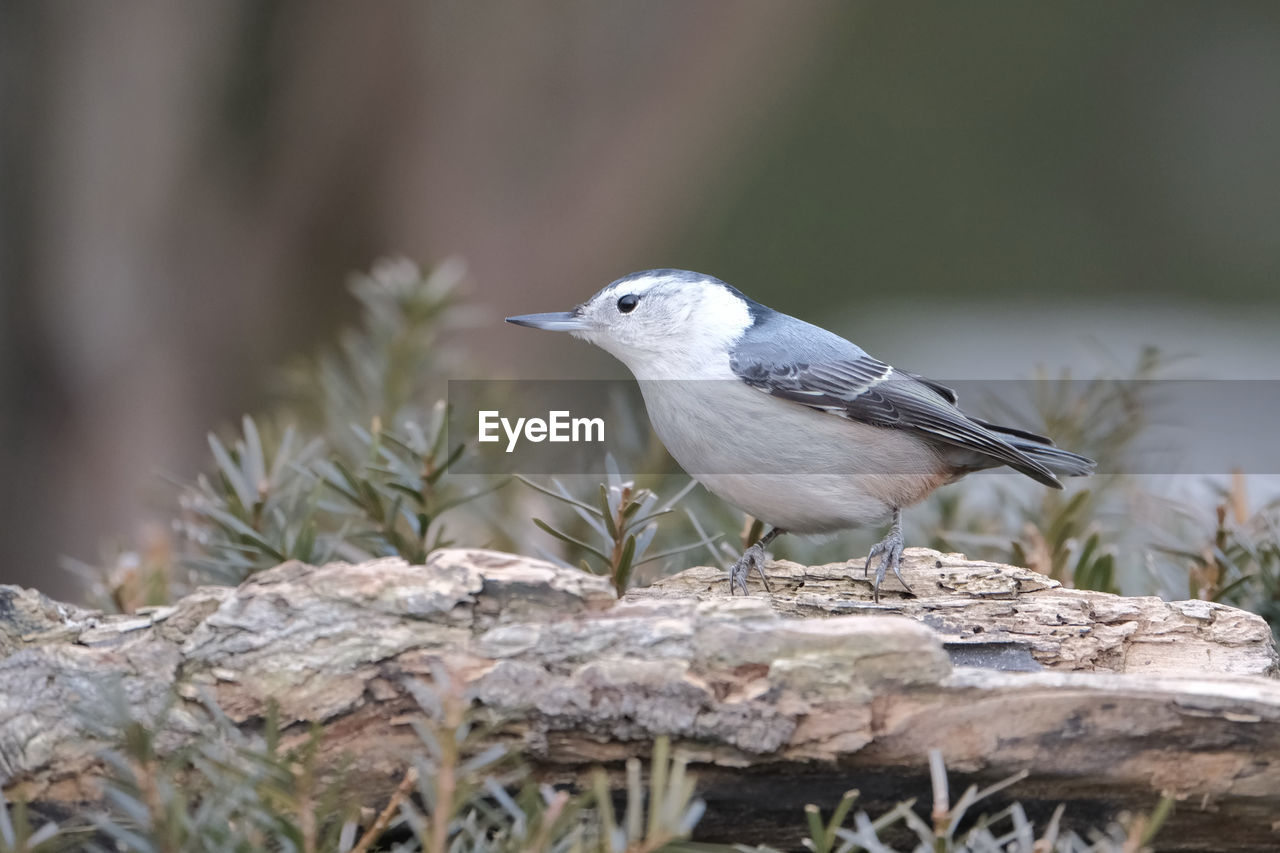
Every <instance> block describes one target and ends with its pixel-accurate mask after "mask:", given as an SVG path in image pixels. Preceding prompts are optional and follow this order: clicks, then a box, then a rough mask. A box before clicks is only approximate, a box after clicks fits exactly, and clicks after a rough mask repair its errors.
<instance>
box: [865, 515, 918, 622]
mask: <svg viewBox="0 0 1280 853" xmlns="http://www.w3.org/2000/svg"><path fill="white" fill-rule="evenodd" d="M904 547H905V545H904V542H903V539H902V530H901V529H900V528H899V527H897V526H896V525H895V526H894V528H893V529H892V530H890V531H889V535H888V536H886V537H885V538H884V539H882V540H880V541H879V542H877V543H876V544H875V546H874V547H873V548H872V549H871V553H870V554H868V555H867V564H866V565H865V566H863V568H862V575H863V577H866V575H867V573H868V572H870V571H871V561H872V560H874V559H875V558H876V557H877V556H878V557H880V564H879V565H878V566H876V579H875V583H873V584H872V586H871V599H872V601H874V602H875V603H876V604H879V603H880V584H881V583H882V582H883V581H884V576H885V573H886V572H888V571H889V569H893V574H894V577H896V578H897V579H898V583H900V584H902V588H903V589H905V590H906V591H907V593H908V594H912V593H911V587H909V586H907V582H906V581H905V580H903V579H902V571H901V566H902V549H903V548H904Z"/></svg>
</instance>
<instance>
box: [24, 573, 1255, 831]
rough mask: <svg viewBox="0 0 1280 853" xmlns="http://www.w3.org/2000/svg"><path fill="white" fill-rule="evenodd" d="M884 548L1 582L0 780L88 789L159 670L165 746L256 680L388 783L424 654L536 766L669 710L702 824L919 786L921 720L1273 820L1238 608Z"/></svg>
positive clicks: (33, 793) (50, 791) (1023, 765)
mask: <svg viewBox="0 0 1280 853" xmlns="http://www.w3.org/2000/svg"><path fill="white" fill-rule="evenodd" d="M906 563H907V565H906V568H905V571H904V574H905V576H906V578H907V581H908V583H909V584H910V585H911V586H912V588H913V589H914V590H915V591H916V593H917V594H918V597H914V598H912V597H907V596H905V595H891V594H886V595H885V596H884V597H882V601H881V604H880V605H879V606H875V605H872V604H871V603H870V601H869V600H868V599H869V587H868V585H867V584H866V582H865V581H864V580H862V578H861V571H860V570H859V571H854V572H851V571H850V569H849V568H848V567H846V566H845V565H844V564H835V565H831V566H818V567H802V566H798V565H796V564H792V563H785V562H781V563H775V564H773V565H771V566H770V567H769V572H770V577H771V582H772V583H773V586H774V594H773V596H772V597H769V598H765V597H763V596H751V597H747V598H736V599H735V598H730V597H729V596H728V595H727V594H726V589H727V584H726V583H725V580H724V576H723V573H722V572H719V571H718V570H712V569H691V570H689V571H687V572H684V573H682V574H680V575H677V576H675V577H673V578H668V579H666V580H664V581H662V582H660V583H659V584H656V585H654V586H653V587H650V588H648V589H644V590H636V591H634V592H632V593H630V594H629V595H628V596H627V597H626V598H625V599H624V600H622V601H621V602H618V601H615V599H614V597H613V595H612V593H611V591H610V588H609V586H608V584H607V582H605V581H604V580H603V579H601V578H596V577H592V576H588V575H585V574H583V573H580V572H578V571H576V570H571V569H560V568H556V567H554V566H552V565H550V564H547V563H544V562H541V561H538V560H533V559H529V558H524V557H518V556H513V555H508V554H499V553H496V552H489V551H477V550H446V551H440V552H437V553H435V554H433V555H432V557H431V559H430V560H429V561H428V563H427V564H426V565H425V566H410V565H407V564H405V563H404V562H402V561H399V560H394V559H391V560H379V561H374V562H370V563H364V564H359V565H348V564H332V565H328V566H323V567H318V568H314V567H309V566H304V565H300V564H285V565H283V566H280V567H278V568H276V569H273V570H271V571H268V572H264V573H262V574H260V575H257V576H255V577H254V578H252V579H251V580H249V581H248V582H246V583H245V584H243V585H242V586H240V587H238V588H234V589H231V588H206V589H201V590H199V591H198V592H196V593H195V594H193V595H191V596H189V597H187V598H185V599H183V600H182V601H180V602H178V603H177V604H175V605H174V606H172V607H165V608H158V609H155V610H151V611H149V612H147V613H143V614H137V615H131V616H102V615H101V614H98V613H94V612H91V611H86V610H83V609H79V608H75V607H70V606H67V605H61V604H58V603H56V602H52V601H50V600H48V599H46V598H44V597H42V596H40V595H39V594H38V593H35V592H32V591H28V590H20V589H18V588H16V587H0V780H6V781H5V790H6V793H7V794H8V795H9V796H11V797H12V796H25V797H27V798H28V799H31V800H34V801H36V802H38V803H40V804H42V805H44V806H47V807H49V808H53V809H62V810H74V809H75V808H76V806H77V805H78V804H81V803H84V802H86V801H90V800H93V799H94V798H95V797H96V796H97V794H98V792H97V787H96V779H97V774H98V773H99V772H100V765H99V762H98V759H97V754H98V752H99V751H100V750H101V749H102V748H103V747H104V746H105V745H106V743H107V741H106V740H104V738H109V736H110V733H109V731H104V730H103V728H104V727H103V726H102V723H103V720H102V719H101V717H102V710H101V709H104V708H108V707H111V705H112V703H113V702H114V701H115V697H116V696H118V695H123V696H124V697H126V698H127V701H128V703H129V705H130V707H131V708H132V711H133V713H134V714H135V715H136V716H137V717H139V718H141V719H144V720H151V719H159V715H160V714H161V711H162V710H163V709H164V708H165V705H166V703H167V702H169V697H170V696H171V695H172V691H174V690H176V691H177V695H178V696H179V697H181V698H180V699H179V700H178V702H177V704H176V705H175V706H173V707H171V708H170V709H169V712H168V713H167V714H166V715H165V716H164V722H163V731H164V742H165V743H166V744H168V745H170V746H175V745H178V744H181V743H184V742H186V741H188V740H189V739H191V738H192V737H193V736H195V735H197V734H198V733H199V732H201V731H202V730H203V729H204V728H206V727H207V725H208V722H207V711H206V710H205V707H204V705H203V703H202V701H201V697H202V696H203V695H208V696H211V697H212V698H213V699H214V700H215V701H216V702H217V703H218V705H219V706H220V707H221V708H222V709H223V711H224V712H225V713H226V714H227V715H228V717H229V718H230V719H231V720H232V721H234V722H235V723H237V724H242V725H246V726H252V725H255V724H257V723H258V722H259V721H260V718H261V717H262V716H263V715H264V714H265V713H266V709H267V702H268V700H269V699H272V698H273V699H274V700H276V701H277V702H278V703H279V705H280V713H281V716H282V718H283V720H284V721H285V722H287V723H297V724H298V725H297V726H296V727H295V728H293V729H291V730H290V733H291V734H296V737H298V738H302V737H305V732H306V729H307V728H308V726H309V725H310V724H311V723H313V722H318V723H320V724H322V725H323V726H324V729H325V734H326V737H325V739H324V742H323V749H324V751H325V756H326V757H327V758H328V759H330V760H337V759H338V757H340V756H343V755H346V756H349V757H353V760H354V763H353V765H351V772H352V773H354V774H355V776H356V781H358V782H359V783H361V784H363V785H365V786H366V788H367V789H369V790H383V791H389V790H390V788H391V787H393V786H394V784H395V782H396V780H397V779H398V778H399V776H400V774H401V773H402V772H403V769H404V767H405V763H406V758H407V756H408V755H410V754H412V752H413V751H415V750H416V749H417V748H418V743H417V739H416V735H414V733H413V731H412V728H411V726H410V725H409V722H410V721H411V720H412V719H413V718H414V716H415V715H416V714H420V713H421V712H420V710H419V709H418V705H417V703H416V702H415V700H414V699H413V696H412V693H411V690H412V686H413V684H414V682H415V681H417V680H422V681H425V682H428V683H430V682H431V680H432V677H433V673H434V672H437V671H438V670H439V668H440V667H442V666H443V667H444V668H445V669H446V670H447V671H448V673H449V675H450V678H452V679H456V680H459V681H461V682H462V683H464V684H466V685H467V686H468V687H469V689H471V690H472V691H473V692H474V694H475V695H476V696H477V697H478V699H479V701H481V702H483V703H484V704H485V705H487V706H490V707H492V708H493V709H495V710H496V711H498V712H499V713H500V714H501V715H502V716H503V717H504V719H506V720H508V721H509V722H508V724H507V725H506V726H505V728H504V730H503V732H504V735H505V736H508V737H513V738H518V739H519V740H520V741H521V742H522V743H523V745H524V750H525V752H526V753H527V754H528V755H529V757H530V758H531V759H533V760H534V761H535V763H536V765H537V767H538V768H539V770H540V772H542V773H543V774H544V775H546V777H547V778H549V779H553V780H570V779H574V778H577V775H578V773H579V772H580V771H581V770H582V769H583V768H584V767H586V766H587V765H590V764H595V763H599V762H603V763H605V764H606V765H607V766H609V767H610V768H612V769H614V770H617V769H618V768H619V766H620V765H619V762H620V761H621V760H622V759H625V758H626V757H629V756H631V755H643V754H645V753H646V752H647V750H648V748H649V744H650V743H651V741H652V738H653V737H654V736H655V735H658V734H664V733H665V734H670V735H671V736H672V738H673V740H674V741H675V742H676V743H678V744H679V745H680V746H681V747H682V748H684V749H685V750H686V751H688V752H689V753H690V754H691V755H692V756H693V757H694V759H695V764H696V769H697V772H698V775H699V779H700V783H701V788H700V790H701V791H702V792H703V795H704V797H705V798H706V799H707V801H708V804H709V807H710V808H709V810H708V814H707V816H706V818H704V820H703V822H702V824H701V825H700V829H699V834H700V836H703V837H706V838H707V839H721V840H723V839H726V838H728V839H733V840H748V839H749V840H752V841H768V842H771V843H774V844H782V845H787V844H795V843H796V841H797V838H796V835H795V833H797V832H798V831H799V827H800V826H801V825H802V822H803V821H802V811H801V809H802V807H803V805H804V804H805V803H806V802H816V803H819V804H821V805H823V806H827V807H829V806H830V805H831V804H833V803H834V802H835V801H836V800H838V798H839V796H840V794H841V793H842V792H843V791H845V790H847V789H848V788H851V787H857V788H860V789H861V790H862V791H863V800H862V801H861V804H862V806H863V807H866V808H869V809H873V810H874V809H876V808H878V807H883V806H885V805H886V804H892V803H894V802H897V801H898V800H899V799H902V798H904V797H906V796H913V795H918V794H922V793H923V792H924V790H925V788H924V787H923V785H924V781H925V779H926V776H927V768H926V752H927V750H928V749H930V748H932V747H937V748H940V749H941V750H942V751H943V753H944V755H945V757H946V760H947V765H948V767H949V769H950V770H951V771H952V772H953V773H954V774H956V776H957V779H956V780H955V781H956V783H961V782H965V781H967V780H977V781H993V780H995V779H998V778H1001V777H1003V776H1005V775H1008V774H1010V773H1013V772H1016V771H1019V770H1024V769H1025V770H1028V771H1029V772H1030V776H1029V777H1028V779H1027V780H1026V781H1025V782H1023V783H1021V784H1020V785H1018V786H1015V788H1014V790H1013V791H1012V792H1011V795H1012V796H1015V797H1017V798H1018V799H1019V800H1020V801H1022V802H1023V803H1024V804H1025V805H1027V806H1028V807H1029V811H1030V812H1031V813H1033V814H1036V813H1037V812H1040V813H1042V816H1043V814H1046V813H1047V810H1048V809H1051V808H1052V807H1053V805H1055V804H1057V803H1058V802H1066V803H1067V804H1068V819H1069V820H1076V821H1078V822H1079V823H1080V824H1082V825H1091V824H1097V823H1098V822H1100V821H1102V820H1105V819H1107V818H1109V817H1111V816H1113V815H1114V813H1115V811H1116V810H1117V809H1119V808H1121V807H1125V808H1133V809H1147V808H1150V807H1151V806H1152V805H1153V804H1154V802H1155V800H1156V799H1157V798H1158V796H1159V795H1160V793H1161V792H1169V793H1171V794H1173V795H1175V796H1177V797H1178V798H1179V800H1180V803H1179V806H1178V809H1177V811H1176V813H1175V816H1174V817H1173V819H1172V823H1171V824H1170V826H1169V829H1168V830H1167V831H1166V832H1165V833H1164V838H1165V839H1166V843H1167V844H1168V846H1169V849H1216V850H1270V849H1275V848H1276V847H1277V846H1278V845H1280V834H1278V833H1277V832H1276V830H1274V829H1273V828H1272V822H1273V820H1274V817H1273V816H1274V815H1280V726H1278V725H1277V723H1280V683H1278V682H1276V681H1275V680H1272V676H1273V675H1274V674H1275V672H1276V652H1275V648H1274V646H1273V644H1272V642H1271V635H1270V632H1269V630H1268V629H1267V626H1266V625H1265V623H1263V622H1262V620H1261V619H1259V618H1258V617H1256V616H1252V615H1250V614H1247V613H1243V612H1241V611H1238V610H1234V609H1232V608H1229V607H1224V606H1221V605H1214V604H1207V603H1204V602H1180V603H1167V602H1162V601H1159V600H1157V599H1150V598H1138V599H1133V598H1120V597H1116V596H1109V595H1105V594H1102V593H1092V592H1082V591H1077V590H1064V589H1061V588H1059V587H1057V586H1056V585H1055V584H1053V582H1051V581H1047V580H1046V579H1044V578H1043V577H1041V576H1038V575H1035V574H1034V573H1030V572H1027V571H1026V570H1023V569H1017V568H1013V567H1009V566H999V565H996V564H991V563H981V562H972V561H967V560H964V559H963V558H962V557H959V556H958V555H942V554H937V553H935V552H932V551H925V550H922V549H913V550H910V551H908V559H907V561H906ZM851 575H852V577H850V576H851ZM897 588H898V587H897V585H896V583H890V584H889V585H888V587H887V592H888V593H892V590H894V589H897ZM904 617H905V618H904ZM107 728H109V727H107Z"/></svg>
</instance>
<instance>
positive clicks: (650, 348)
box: [507, 269, 768, 376]
mask: <svg viewBox="0 0 1280 853" xmlns="http://www.w3.org/2000/svg"><path fill="white" fill-rule="evenodd" d="M767 310H768V309H766V308H764V307H763V306H761V305H759V304H757V303H755V302H752V301H751V300H750V299H748V298H747V297H745V296H743V295H742V293H741V292H739V291H738V290H737V289H736V288H733V287H730V286H729V285H727V284H725V283H724V282H723V281H720V279H718V278H714V277H712V276H709V275H703V274H702V273H696V272H688V271H686V270H667V269H662V270H646V271H644V272H637V273H632V274H631V275H628V276H624V277H623V278H620V279H618V280H617V281H615V282H613V283H612V284H610V285H608V286H607V287H605V288H603V289H602V290H600V292H598V293H597V294H596V295H595V296H592V297H591V298H590V299H588V300H587V301H586V302H584V303H582V304H581V305H579V306H578V307H577V308H574V309H573V310H572V311H563V312H555V313H550V314H526V315H523V316H520V317H508V318H507V322H508V323H515V324H517V325H520V326H531V327H533V328H535V329H546V330H548V331H555V332H568V333H570V334H571V335H573V336H574V337H576V338H582V339H583V340H586V341H590V342H591V343H593V344H595V345H596V346H598V347H600V348H601V349H603V350H605V351H606V352H609V353H611V354H612V355H614V356H616V357H617V358H618V360H620V361H621V362H622V363H623V364H625V365H627V367H629V368H631V371H632V372H633V373H635V374H636V375H637V376H643V375H646V374H647V375H659V374H665V373H669V372H672V371H676V370H677V369H679V368H683V370H682V371H679V372H684V373H688V372H689V371H688V369H687V368H690V367H693V366H696V364H697V363H698V362H699V361H715V362H716V363H718V362H719V361H721V360H724V361H725V362H727V359H728V352H729V349H730V347H731V346H732V344H733V342H734V341H736V340H737V339H738V338H740V337H741V336H742V333H743V332H744V331H746V330H747V329H748V328H750V326H751V325H752V323H753V322H755V320H756V318H757V317H758V316H759V314H760V312H762V311H767Z"/></svg>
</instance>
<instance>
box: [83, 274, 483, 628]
mask: <svg viewBox="0 0 1280 853" xmlns="http://www.w3.org/2000/svg"><path fill="white" fill-rule="evenodd" d="M461 278H462V267H461V265H460V264H458V263H456V262H449V263H445V264H443V265H441V266H440V267H439V268H437V269H436V270H435V271H433V272H431V273H430V274H428V275H425V276H424V275H422V274H421V273H420V272H419V270H418V268H417V266H415V265H414V264H413V263H411V262H409V261H405V260H401V259H393V260H387V261H381V262H379V263H378V264H376V265H375V266H374V268H373V271H372V272H371V273H369V274H367V275H359V276H356V277H355V278H354V280H353V282H352V285H351V289H352V292H353V294H354V295H355V296H356V299H357V300H358V302H359V304H360V306H361V317H362V323H361V325H360V326H358V327H355V328H351V329H348V330H346V331H344V332H343V333H342V335H341V338H340V342H339V345H338V346H337V347H336V348H333V349H328V350H324V351H322V352H321V353H320V354H319V355H318V356H316V357H315V358H313V359H307V360H300V361H298V362H296V363H295V364H294V365H293V366H292V367H291V368H289V369H288V370H287V371H286V372H285V374H284V378H285V382H284V386H285V387H284V393H283V398H284V399H283V402H282V404H281V405H280V406H279V407H278V408H277V410H276V411H275V412H273V413H269V414H267V415H263V416H259V417H250V416H248V415H246V416H245V417H244V418H243V419H242V421H241V429H240V431H239V433H238V434H236V435H233V436H231V437H229V438H224V437H220V436H219V435H218V434H216V433H211V434H210V435H209V448H210V452H211V454H212V467H211V469H210V470H209V471H208V472H207V473H203V474H200V475H198V476H197V477H196V478H195V480H194V482H191V483H186V484H179V486H178V507H179V516H178V518H177V519H175V521H174V523H173V532H174V533H175V534H176V538H177V542H176V543H172V544H171V545H170V546H168V547H164V548H160V549H152V551H151V553H152V554H154V555H156V556H157V558H156V559H149V560H148V559H142V558H140V557H139V555H138V553H137V552H125V553H124V554H121V555H119V556H118V557H117V558H116V559H115V560H114V563H115V564H114V565H111V566H109V568H107V569H105V570H99V571H97V572H93V573H92V574H93V575H96V576H97V578H98V582H97V586H98V587H99V592H98V594H97V595H95V598H96V599H97V603H98V604H100V605H101V606H105V607H114V608H117V609H122V610H132V609H135V608H136V607H139V606H143V605H149V604H162V603H167V600H169V599H171V598H172V597H174V596H176V595H180V594H182V593H183V592H185V591H186V590H187V589H189V588H190V587H192V586H194V585H196V584H200V583H217V584H237V583H240V582H241V581H243V580H244V579H245V578H246V577H248V576H249V575H251V574H253V573H254V572H257V571H261V570H263V569H266V568H270V567H272V566H275V565H278V564H279V563H281V562H284V561H286V560H300V561H303V562H306V563H313V564H321V563H324V562H328V561H330V560H333V559H337V558H341V559H348V560H361V559H367V558H370V557H375V556H378V557H381V556H401V557H404V558H405V559H407V560H410V561H413V562H422V561H424V560H425V559H426V557H427V555H428V554H429V553H430V552H431V551H432V550H434V549H436V548H440V547H443V546H445V545H447V544H449V542H450V539H449V538H448V536H447V534H446V531H445V528H444V526H443V524H442V523H441V516H443V515H445V514H446V513H449V512H450V511H451V510H454V509H456V508H457V507H459V506H461V505H463V504H465V503H467V502H469V501H471V500H473V499H475V498H477V497H479V496H481V495H482V494H484V493H486V492H488V491H491V490H493V489H496V488H498V487H500V486H501V485H503V481H498V482H494V483H490V484H489V485H488V486H487V487H481V488H472V489H471V490H469V491H464V490H463V489H462V488H461V487H460V486H459V485H458V484H457V483H456V482H451V481H449V480H448V479H447V478H445V474H446V473H447V472H448V471H449V470H450V469H451V468H452V467H453V466H454V465H455V463H457V461H458V460H459V458H461V457H462V455H463V454H465V453H466V452H467V447H466V446H465V445H464V444H462V443H460V442H455V443H453V444H448V430H447V417H446V414H447V413H446V410H445V405H444V403H443V402H438V403H435V404H430V403H429V400H430V399H431V397H430V395H431V394H432V393H433V391H434V392H437V393H438V392H439V391H440V390H441V389H440V387H439V386H440V385H441V384H442V380H441V378H440V376H441V373H440V371H441V370H442V369H444V367H445V366H446V365H447V364H448V363H449V360H450V350H449V348H448V347H446V346H444V345H443V344H442V342H441V338H442V336H444V335H445V334H446V333H447V332H448V331H450V330H452V329H454V328H457V327H458V326H459V324H460V319H459V315H460V314H461V310H460V307H459V304H458V301H459V300H458V289H459V285H460V282H461ZM75 568H76V569H77V571H79V572H80V573H82V574H90V572H86V571H85V570H84V569H83V568H82V567H79V566H77V567H75Z"/></svg>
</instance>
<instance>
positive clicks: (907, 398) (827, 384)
mask: <svg viewBox="0 0 1280 853" xmlns="http://www.w3.org/2000/svg"><path fill="white" fill-rule="evenodd" d="M770 354H771V353H767V352H760V351H757V352H753V351H752V348H750V347H739V348H738V349H736V350H735V351H734V352H732V353H731V357H730V366H731V368H732V369H733V372H734V373H735V374H737V375H738V377H739V378H741V379H742V381H743V382H746V383H747V384H748V385H750V386H752V387H753V388H757V389H759V390H761V391H764V392H765V393H768V394H771V395H773V396H774V397H780V398H782V399H784V400H791V401H793V402H796V403H801V404H803V405H805V406H809V407H810V408H814V409H818V410H821V411H824V412H830V413H832V414H834V415H838V416H840V417H843V418H848V419H849V420H855V421H860V422H862V423H868V424H872V425H874V426H879V427H884V428H886V429H900V430H908V431H911V432H916V433H919V434H921V435H922V436H923V437H926V438H928V439H931V440H934V441H939V442H942V443H944V444H949V445H953V446H955V447H960V448H963V449H965V450H971V451H976V452H978V453H981V454H984V455H986V456H989V457H991V458H992V459H994V460H997V461H999V462H1001V463H1004V464H1005V465H1008V466H1010V467H1011V468H1014V469H1016V470H1018V471H1021V472H1022V473H1024V474H1026V475H1027V476H1029V477H1031V478H1033V479H1035V480H1037V481H1039V482H1041V483H1044V484H1045V485H1047V486H1053V487H1056V488H1061V487H1062V486H1061V483H1059V482H1058V479H1057V477H1055V476H1054V474H1053V472H1052V471H1051V470H1049V469H1048V468H1046V467H1045V466H1044V465H1042V464H1040V463H1039V462H1037V461H1036V460H1034V459H1032V458H1030V457H1029V456H1028V455H1027V454H1025V453H1023V452H1021V451H1020V450H1018V449H1017V448H1015V447H1013V446H1012V445H1010V444H1009V443H1008V442H1007V441H1005V440H1004V439H1002V438H1001V437H1000V436H999V435H997V434H996V433H995V432H993V431H992V430H991V429H990V428H989V427H987V426H986V425H984V424H982V423H979V422H976V421H974V420H972V419H970V418H969V417H968V416H967V415H965V413H964V412H962V411H960V409H958V408H957V407H956V405H955V403H956V394H955V392H954V391H952V390H951V389H950V388H947V387H946V386H943V385H939V384H937V383H934V382H931V381H927V380H922V379H920V378H918V377H916V376H913V375H912V374H909V373H903V372H900V371H895V370H894V369H893V368H892V367H890V366H889V365H887V364H885V363H884V362H882V361H880V360H878V359H876V358H873V357H872V356H870V355H867V354H866V353H864V352H862V351H861V350H859V349H858V348H856V347H854V346H853V345H852V344H849V345H848V350H847V351H845V352H841V353H839V354H838V357H836V358H828V359H823V360H814V361H809V362H800V361H794V362H786V361H780V360H778V359H776V358H769V357H767V356H768V355H770ZM823 354H824V355H825V354H827V353H823ZM830 355H835V353H830ZM762 356H763V357H762ZM1028 435H1029V434H1028Z"/></svg>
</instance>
